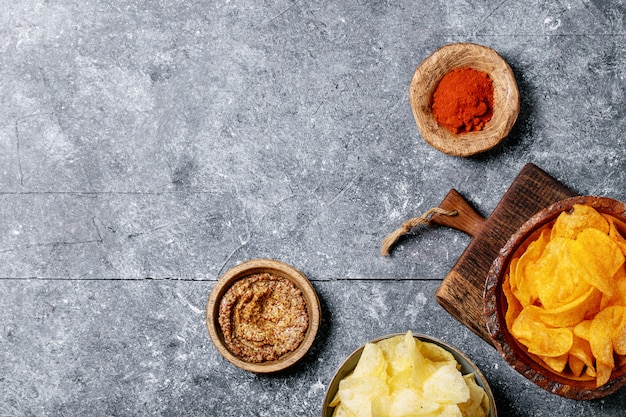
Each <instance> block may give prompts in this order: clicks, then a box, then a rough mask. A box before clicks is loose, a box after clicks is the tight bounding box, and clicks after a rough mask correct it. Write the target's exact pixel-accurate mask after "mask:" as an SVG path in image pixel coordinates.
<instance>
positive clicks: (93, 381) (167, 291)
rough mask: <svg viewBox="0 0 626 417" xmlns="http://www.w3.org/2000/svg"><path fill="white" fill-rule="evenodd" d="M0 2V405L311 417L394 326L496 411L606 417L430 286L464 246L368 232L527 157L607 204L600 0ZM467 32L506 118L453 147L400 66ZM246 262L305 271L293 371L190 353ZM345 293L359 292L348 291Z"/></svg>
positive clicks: (506, 171) (614, 57)
mask: <svg viewBox="0 0 626 417" xmlns="http://www.w3.org/2000/svg"><path fill="white" fill-rule="evenodd" d="M336 3H337V2H331V1H326V0H322V1H311V2H304V1H282V0H281V1H276V2H252V1H248V2H245V1H239V0H233V1H228V0H226V1H220V2H213V1H204V2H203V1H199V0H190V1H185V2H179V1H175V0H162V1H158V2H156V1H147V0H145V1H130V0H125V1H121V0H120V1H115V0H111V1H105V0H102V1H98V0H83V1H72V0H45V1H44V0H42V1H35V0H25V1H19V2H13V1H8V0H0V6H1V7H0V10H1V12H0V53H1V54H2V59H1V60H0V205H1V207H2V210H1V211H0V213H1V216H2V217H1V221H0V232H1V233H0V277H1V279H0V323H2V325H1V326H0V369H2V372H0V416H5V415H6V416H15V415H26V416H28V415H37V416H39V415H48V416H62V415H111V416H112V415H115V416H123V415H129V416H130V415H163V416H175V415H180V414H182V415H194V416H195V415H198V416H200V415H206V416H214V415H220V416H243V415H252V416H274V415H281V416H282V415H284V416H295V415H298V416H319V415H320V410H321V402H322V399H323V396H324V390H325V387H326V385H327V383H328V382H329V380H330V378H331V376H332V374H333V373H334V371H335V369H336V367H337V366H338V365H339V364H340V363H341V362H342V361H343V359H344V358H345V357H346V356H347V355H348V353H349V352H351V351H352V350H354V349H355V348H357V347H358V346H359V345H361V344H362V343H364V342H365V341H367V340H369V339H372V338H376V337H378V336H381V335H383V334H387V333H393V332H404V331H405V330H407V329H409V328H410V329H412V330H414V331H416V332H422V333H428V334H431V335H433V336H437V337H441V338H443V339H445V340H447V341H449V342H452V343H454V344H456V345H457V346H459V347H461V348H462V349H463V350H464V351H465V352H467V353H468V354H469V355H470V357H471V358H472V359H474V360H475V361H476V362H477V363H478V364H479V366H480V367H481V369H482V370H483V372H484V373H485V375H486V376H487V378H488V379H489V381H490V383H491V384H493V390H494V392H495V394H496V396H497V403H498V406H499V411H500V413H501V415H505V416H514V417H516V416H519V417H525V416H551V415H567V416H588V415H602V416H618V415H621V413H623V411H622V407H621V404H622V403H623V401H624V395H625V394H624V393H623V392H620V393H617V394H615V395H613V396H611V397H608V398H605V399H603V400H598V401H592V402H574V401H570V400H565V399H562V398H559V397H555V396H553V395H551V394H548V393H547V392H544V391H542V390H540V389H539V388H537V387H535V386H534V385H533V384H530V383H529V382H527V381H526V380H525V379H524V378H523V377H521V376H520V375H518V374H517V373H515V372H514V371H513V370H511V369H510V368H508V366H507V365H506V364H505V363H504V362H503V361H502V360H501V359H500V357H499V356H498V354H497V353H496V351H495V350H494V349H492V348H490V347H489V346H487V345H486V344H485V343H484V342H483V341H482V340H480V339H479V338H478V337H476V336H475V335H474V334H473V333H471V332H470V331H468V330H467V329H465V328H464V327H463V326H462V325H460V324H459V323H458V322H456V321H455V320H454V319H453V318H451V317H450V316H449V315H448V314H447V313H446V312H445V311H444V310H443V309H441V308H440V307H439V306H438V305H437V304H436V302H435V301H434V292H435V290H436V288H437V286H438V284H439V281H440V280H441V279H442V278H443V277H444V276H445V275H446V274H447V272H448V271H449V270H450V268H451V267H452V266H453V265H454V263H455V262H456V260H457V258H458V256H459V255H460V254H461V253H462V251H463V250H464V248H465V247H466V245H467V243H468V242H469V237H467V236H465V235H462V234H460V233H459V232H457V231H453V230H449V229H443V228H422V229H419V230H417V231H415V232H414V233H412V236H411V237H410V238H409V239H405V240H403V241H402V242H401V244H400V245H399V246H398V247H397V248H396V250H395V251H394V256H393V257H391V258H382V257H380V256H379V254H378V251H379V246H380V241H381V240H382V238H383V237H384V236H385V235H386V234H387V233H388V232H390V231H391V230H393V229H394V228H396V227H397V226H398V225H399V224H400V223H401V222H402V221H403V220H405V219H407V218H409V217H413V216H415V215H417V214H420V213H422V212H424V211H425V210H427V209H428V208H430V207H433V206H436V205H437V204H438V203H439V202H440V201H441V199H442V198H443V197H444V196H445V194H446V193H447V192H448V191H449V190H450V189H451V188H456V189H457V190H459V191H460V192H461V193H462V194H463V195H464V196H466V197H467V198H468V200H470V202H471V203H472V204H473V205H474V206H475V207H476V208H477V209H478V211H479V212H481V213H482V214H483V215H485V216H486V215H488V214H489V213H490V212H491V211H492V210H493V209H494V208H495V206H496V204H497V203H498V201H499V200H500V198H501V196H502V195H503V193H504V192H505V191H506V189H507V187H508V186H509V184H510V183H511V181H512V180H513V179H514V177H515V176H516V175H517V173H518V172H519V170H520V169H521V167H522V166H523V165H524V164H526V163H527V162H533V163H535V164H536V165H538V166H539V167H541V168H542V169H544V170H545V171H547V172H548V173H550V174H551V175H552V176H554V177H555V178H557V179H559V180H561V181H562V182H564V183H565V184H567V185H568V186H570V187H571V188H573V189H574V190H576V191H578V192H579V193H582V194H594V195H601V196H608V197H613V198H616V199H621V200H626V188H625V187H624V185H625V184H626V159H625V154H624V151H623V149H624V146H625V144H626V138H625V135H624V130H625V129H626V117H625V115H626V102H625V101H626V90H625V87H624V86H625V83H624V77H625V75H626V6H625V5H624V4H623V3H622V2H620V1H617V0H615V1H581V0H579V1H569V2H565V1H555V2H539V1H527V2H515V1H506V0H505V1H498V2H489V1H456V0H455V1H444V0H425V1H421V2H409V1H396V2H383V1H380V2H375V1H371V2H368V1H357V2H345V3H346V4H342V3H344V2H339V4H336ZM452 42H475V43H479V44H483V45H486V46H490V47H492V48H494V49H496V50H497V51H498V52H499V53H500V54H501V55H502V56H503V57H504V58H505V59H506V60H507V61H508V62H509V64H510V65H511V67H512V68H513V70H514V72H515V76H516V78H517V82H518V85H519V88H520V93H521V97H522V108H521V114H520V117H519V119H518V122H517V124H516V126H515V127H514V129H513V131H512V133H511V135H510V136H509V137H508V138H507V140H506V141H505V142H504V143H503V144H502V145H501V146H499V147H497V148H496V149H494V150H493V151H491V152H489V153H487V154H483V155H481V156H477V157H472V158H454V157H449V156H446V155H444V154H442V153H440V152H438V151H436V150H434V149H432V148H431V147H429V146H428V145H427V144H426V143H425V142H424V141H423V140H422V139H421V137H420V135H419V133H418V131H417V128H416V126H415V122H414V119H413V116H412V113H411V109H410V106H409V103H408V85H409V82H410V79H411V77H412V75H413V71H414V70H415V67H416V66H417V65H419V63H420V62H421V61H422V60H423V59H424V58H426V57H427V56H428V55H430V54H431V53H432V52H434V51H435V50H436V49H437V48H439V47H441V46H443V45H445V44H447V43H452ZM258 257H270V258H274V259H278V260H281V261H284V262H287V263H289V264H291V265H293V266H295V267H297V268H299V269H300V270H302V271H303V272H304V273H305V274H306V275H307V276H308V277H309V278H310V279H311V281H312V282H313V285H314V286H315V288H316V289H317V290H318V292H319V295H320V298H321V299H322V302H323V314H324V326H323V329H322V331H321V332H320V335H319V337H318V340H317V342H316V344H315V346H314V349H313V350H312V351H311V352H310V354H309V355H308V356H307V357H306V358H305V360H304V361H303V362H302V363H300V364H299V365H297V366H296V367H295V368H294V369H292V370H290V371H288V372H285V373H282V374H279V375H274V376H270V377H268V376H257V375H253V374H249V373H246V372H244V371H241V370H239V369H238V368H235V367H234V366H232V365H230V364H229V363H228V362H226V361H225V360H224V359H223V358H222V357H221V356H220V355H219V354H218V352H217V350H216V349H215V348H214V346H213V345H212V343H211V341H210V339H209V337H208V334H207V332H206V329H205V324H204V306H205V303H206V299H207V297H208V294H209V292H210V290H211V288H212V286H213V284H214V283H215V281H216V280H217V279H218V277H219V276H220V275H221V274H222V273H223V272H224V271H225V270H227V269H228V268H230V267H232V266H234V265H236V264H237V263H239V262H241V261H244V260H247V259H251V258H258ZM363 300H365V302H363Z"/></svg>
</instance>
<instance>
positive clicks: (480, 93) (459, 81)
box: [432, 68, 493, 134]
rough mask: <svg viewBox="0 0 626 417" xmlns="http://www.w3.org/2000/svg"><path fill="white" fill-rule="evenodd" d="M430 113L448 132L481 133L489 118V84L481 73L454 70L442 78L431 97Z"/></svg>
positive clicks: (485, 76)
mask: <svg viewBox="0 0 626 417" xmlns="http://www.w3.org/2000/svg"><path fill="white" fill-rule="evenodd" d="M432 112H433V115H434V116H435V119H436V120H437V123H439V124H440V125H441V126H445V127H446V128H448V129H450V130H451V131H452V132H454V133H456V134H459V133H468V132H475V131H479V130H481V129H482V128H483V127H485V125H486V124H487V122H488V121H489V120H491V116H492V115H493V83H492V81H491V79H490V78H489V75H488V74H487V73H485V72H482V71H478V70H476V69H473V68H456V69H454V70H452V71H450V72H449V73H447V74H446V75H444V76H443V78H442V79H441V81H439V84H438V85H437V88H436V89H435V94H434V96H433V104H432Z"/></svg>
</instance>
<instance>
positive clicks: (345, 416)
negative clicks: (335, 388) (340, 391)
mask: <svg viewBox="0 0 626 417" xmlns="http://www.w3.org/2000/svg"><path fill="white" fill-rule="evenodd" d="M333 417H356V416H355V415H354V414H352V413H351V412H350V411H349V410H348V409H347V408H346V407H344V406H343V405H341V404H339V405H338V406H337V407H335V411H333Z"/></svg>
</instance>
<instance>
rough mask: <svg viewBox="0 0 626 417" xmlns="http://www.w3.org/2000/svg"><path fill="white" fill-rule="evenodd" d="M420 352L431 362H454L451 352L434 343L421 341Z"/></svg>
mask: <svg viewBox="0 0 626 417" xmlns="http://www.w3.org/2000/svg"><path fill="white" fill-rule="evenodd" d="M420 353H421V354H422V356H423V357H424V358H426V359H428V360H430V361H432V362H456V359H454V355H452V353H450V352H448V351H447V350H445V349H444V348H442V347H441V346H439V345H436V344H434V343H421V344H420Z"/></svg>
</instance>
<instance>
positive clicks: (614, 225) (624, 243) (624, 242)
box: [603, 214, 626, 256]
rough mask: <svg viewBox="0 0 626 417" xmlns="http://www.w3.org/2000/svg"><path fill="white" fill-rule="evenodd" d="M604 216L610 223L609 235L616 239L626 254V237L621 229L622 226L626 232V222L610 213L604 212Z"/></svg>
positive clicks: (625, 254)
mask: <svg viewBox="0 0 626 417" xmlns="http://www.w3.org/2000/svg"><path fill="white" fill-rule="evenodd" d="M603 216H604V218H605V219H606V220H607V222H608V223H609V236H610V237H611V239H613V240H615V242H616V243H617V245H618V246H619V248H620V250H621V251H622V253H623V254H624V256H626V239H624V237H623V236H622V235H621V233H620V231H619V229H620V227H621V228H622V230H624V232H626V223H624V222H622V221H621V220H617V219H616V218H615V217H613V216H610V215H608V214H606V215H605V214H603Z"/></svg>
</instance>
